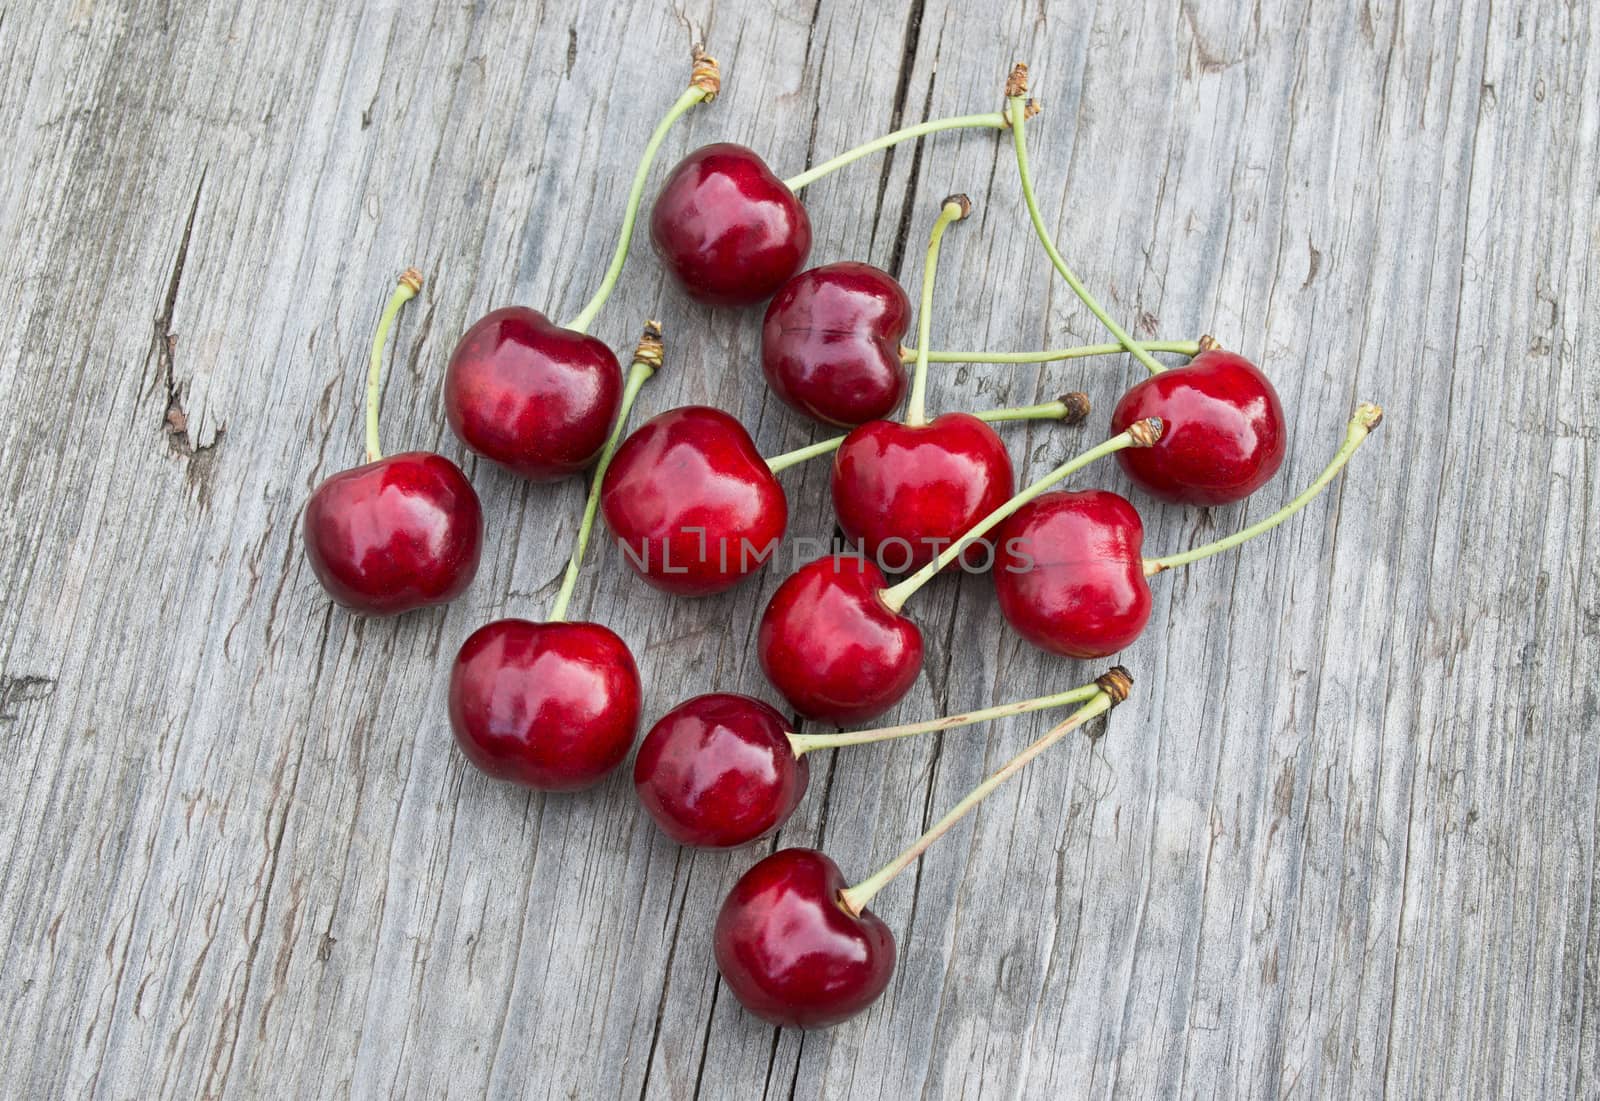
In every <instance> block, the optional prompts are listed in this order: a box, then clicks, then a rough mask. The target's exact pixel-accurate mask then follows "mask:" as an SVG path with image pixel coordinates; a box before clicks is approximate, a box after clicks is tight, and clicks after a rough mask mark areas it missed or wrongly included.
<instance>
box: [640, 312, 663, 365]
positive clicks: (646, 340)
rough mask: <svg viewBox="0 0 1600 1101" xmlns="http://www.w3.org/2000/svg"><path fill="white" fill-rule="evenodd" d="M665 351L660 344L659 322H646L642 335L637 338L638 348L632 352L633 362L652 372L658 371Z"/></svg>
mask: <svg viewBox="0 0 1600 1101" xmlns="http://www.w3.org/2000/svg"><path fill="white" fill-rule="evenodd" d="M665 350H666V348H665V345H663V344H662V342H661V322H659V321H646V322H645V323H644V335H642V336H640V337H639V346H638V347H637V348H635V349H634V350H633V361H634V362H635V363H642V364H644V365H645V366H646V367H649V368H650V369H651V370H652V371H659V370H661V359H662V355H663V353H664V352H665Z"/></svg>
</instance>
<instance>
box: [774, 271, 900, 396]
mask: <svg viewBox="0 0 1600 1101" xmlns="http://www.w3.org/2000/svg"><path fill="white" fill-rule="evenodd" d="M910 325H911V300H910V299H909V298H907V297H906V292H905V291H903V290H902V289H901V288H900V284H899V283H898V282H896V281H895V279H894V277H893V276H891V275H890V274H889V273H888V272H886V271H882V270H880V269H878V268H875V267H873V266H872V265H871V264H858V263H854V262H846V263H841V264H825V265H823V266H822V267H820V268H812V269H811V270H810V271H803V272H801V273H800V274H799V275H797V276H795V277H794V278H793V279H791V280H789V281H788V282H787V283H785V284H784V285H783V287H782V289H781V290H779V291H778V293H777V296H776V297H775V298H773V300H772V302H771V303H770V304H769V305H768V306H767V314H766V319H765V320H764V321H763V322H762V325H761V369H762V371H763V372H765V374H766V376H767V384H768V385H769V386H771V387H772V392H773V393H774V394H777V395H778V397H779V398H781V399H782V400H783V401H784V402H785V403H787V404H788V405H789V406H791V407H792V408H794V409H798V410H799V411H800V412H802V413H804V414H806V415H807V416H810V417H815V418H816V419H817V420H820V421H823V422H825V423H827V424H839V425H845V426H846V427H850V426H854V425H858V424H864V423H866V422H867V421H870V420H876V419H877V418H879V417H887V416H888V415H889V414H890V413H893V412H894V411H895V409H897V408H899V405H900V399H901V398H902V397H904V396H905V391H906V371H905V367H904V366H903V365H902V363H901V361H900V340H901V338H902V337H904V336H905V335H906V330H907V329H908V328H909V327H910Z"/></svg>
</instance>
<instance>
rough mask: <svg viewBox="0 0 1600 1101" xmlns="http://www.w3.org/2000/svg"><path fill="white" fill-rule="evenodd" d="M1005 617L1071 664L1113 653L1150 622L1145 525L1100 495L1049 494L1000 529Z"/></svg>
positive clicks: (1122, 501) (999, 576)
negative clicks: (1070, 658) (1078, 659)
mask: <svg viewBox="0 0 1600 1101" xmlns="http://www.w3.org/2000/svg"><path fill="white" fill-rule="evenodd" d="M996 544H997V546H998V548H999V549H998V552H997V554H996V557H995V564H994V570H993V576H994V589H995V593H996V594H997V595H998V596H999V598H1000V612H1001V614H1002V615H1004V616H1005V617H1006V621H1007V622H1008V623H1010V624H1011V626H1012V627H1014V628H1015V629H1016V631H1017V633H1018V634H1019V635H1021V636H1022V637H1023V638H1025V639H1027V640H1028V641H1029V642H1031V643H1033V644H1034V645H1035V646H1038V647H1041V648H1042V649H1045V650H1049V651H1051V652H1053V653H1057V654H1065V655H1066V656H1068V657H1074V658H1096V657H1105V656H1106V655H1108V654H1114V653H1116V652H1117V651H1118V650H1121V649H1123V648H1124V647H1126V646H1128V645H1129V644H1130V643H1132V642H1133V640H1134V639H1136V638H1138V637H1139V634H1140V632H1142V631H1143V630H1144V626H1145V624H1146V623H1147V622H1149V620H1150V604H1151V601H1150V586H1149V585H1148V584H1147V583H1146V582H1145V572H1144V558H1143V557H1142V556H1141V554H1140V548H1141V547H1143V545H1144V524H1143V523H1142V522H1141V521H1140V520H1139V514H1138V513H1137V512H1135V511H1134V508H1133V505H1131V504H1129V503H1128V500H1127V498H1125V497H1121V496H1118V495H1117V494H1115V493H1110V492H1107V491H1106V490H1103V489H1086V490H1079V491H1076V492H1071V493H1046V494H1044V495H1043V496H1040V497H1038V498H1035V499H1034V500H1032V501H1030V502H1029V503H1028V504H1026V505H1023V506H1022V508H1020V509H1018V510H1017V512H1016V513H1015V514H1014V515H1013V516H1011V517H1010V518H1008V519H1007V520H1006V521H1005V522H1004V523H1003V524H1001V525H1000V527H999V528H998V529H997V534H996Z"/></svg>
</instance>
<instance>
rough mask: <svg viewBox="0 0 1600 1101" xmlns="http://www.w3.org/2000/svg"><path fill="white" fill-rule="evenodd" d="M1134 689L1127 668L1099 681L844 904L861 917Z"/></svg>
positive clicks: (849, 893)
mask: <svg viewBox="0 0 1600 1101" xmlns="http://www.w3.org/2000/svg"><path fill="white" fill-rule="evenodd" d="M1132 686H1133V677H1132V676H1130V675H1129V673H1128V671H1127V670H1126V669H1124V668H1123V667H1122V666H1120V665H1118V666H1114V667H1112V668H1111V669H1110V670H1109V671H1108V672H1107V673H1106V674H1105V675H1104V676H1102V677H1101V678H1100V679H1099V680H1098V681H1096V682H1095V689H1094V694H1093V696H1092V697H1091V698H1090V700H1089V702H1088V703H1086V704H1084V705H1083V706H1082V707H1080V708H1078V710H1076V711H1074V712H1073V713H1072V714H1071V715H1069V716H1068V717H1067V718H1066V719H1065V720H1064V721H1062V722H1060V723H1058V724H1056V725H1055V726H1054V727H1052V728H1051V729H1050V730H1048V731H1047V732H1046V733H1045V734H1044V735H1043V736H1041V737H1040V738H1038V739H1037V740H1036V741H1034V742H1033V743H1032V744H1030V745H1029V746H1028V747H1027V748H1026V749H1024V750H1023V751H1022V752H1021V753H1018V754H1017V755H1016V756H1015V757H1013V758H1011V760H1009V761H1007V762H1006V763H1005V764H1003V765H1001V766H1000V767H999V768H998V769H997V770H995V771H994V772H992V773H990V775H989V776H988V778H986V779H985V780H984V781H983V783H981V784H979V785H978V786H977V787H975V788H973V789H972V791H970V792H969V793H967V795H966V796H965V798H963V799H962V800H961V801H960V802H959V803H957V804H956V805H955V806H953V807H951V808H950V811H949V813H947V814H946V815H945V816H944V817H943V818H941V819H939V821H937V822H935V823H934V824H933V826H932V827H931V828H930V829H929V830H928V832H926V833H924V834H923V835H922V836H921V837H919V838H917V839H916V841H914V842H913V843H912V844H911V847H910V848H908V849H906V850H905V852H903V853H901V854H900V855H899V856H897V857H895V858H894V859H893V860H891V861H889V863H887V864H885V865H884V866H883V867H882V868H880V869H878V870H877V871H876V872H873V873H872V874H871V875H870V876H868V877H867V878H866V879H863V880H862V881H861V882H860V883H857V884H856V885H855V886H853V887H846V888H845V889H844V890H842V891H840V892H839V903H840V905H842V906H843V907H844V908H845V909H846V910H848V911H849V912H850V913H852V914H854V915H856V916H857V917H859V916H861V912H862V911H863V910H865V909H866V908H867V903H869V902H871V901H872V898H873V896H874V895H876V894H877V893H878V892H879V891H881V890H883V889H884V887H886V886H888V884H889V882H890V880H892V879H894V877H895V876H897V875H899V874H900V873H901V872H903V871H905V870H906V869H907V868H909V867H910V866H911V865H912V864H915V863H916V862H917V859H918V858H919V857H920V856H921V855H922V854H923V853H925V852H927V851H928V846H930V845H932V844H933V843H934V842H935V841H937V840H939V838H941V837H943V836H944V835H945V834H946V833H949V832H950V828H951V827H952V826H954V825H955V824H956V823H957V822H959V821H961V819H962V818H964V817H966V815H967V814H968V813H969V812H970V811H971V810H972V809H973V808H974V807H976V806H977V805H978V804H979V803H981V802H983V801H984V799H986V798H988V796H989V795H990V794H991V793H992V792H993V791H994V790H995V789H996V788H998V787H999V786H1000V785H1001V784H1003V783H1005V782H1006V781H1007V780H1009V779H1011V777H1013V776H1015V775H1016V774H1017V773H1018V772H1020V771H1021V770H1022V768H1023V766H1025V765H1027V764H1028V762H1029V761H1032V760H1033V759H1034V758H1035V757H1037V756H1039V754H1041V753H1043V752H1044V751H1045V750H1047V749H1049V748H1050V747H1051V746H1053V745H1055V744H1056V743H1057V742H1059V741H1060V740H1061V739H1062V738H1065V737H1066V736H1067V735H1068V734H1070V733H1071V732H1072V731H1074V730H1076V729H1077V728H1078V727H1080V726H1082V725H1083V724H1085V723H1087V722H1088V721H1089V720H1091V719H1093V718H1095V717H1096V716H1097V715H1103V714H1105V713H1106V712H1107V711H1110V710H1111V709H1112V708H1113V707H1115V706H1116V705H1117V704H1119V703H1121V702H1122V701H1123V700H1125V699H1127V698H1128V691H1129V689H1131V688H1132Z"/></svg>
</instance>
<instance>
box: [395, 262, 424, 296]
mask: <svg viewBox="0 0 1600 1101" xmlns="http://www.w3.org/2000/svg"><path fill="white" fill-rule="evenodd" d="M399 283H400V285H401V286H402V287H410V288H411V293H412V294H418V293H420V292H421V291H422V273H421V272H420V271H418V270H417V269H416V268H407V269H406V270H405V271H403V272H401V273H400V279H399Z"/></svg>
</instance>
